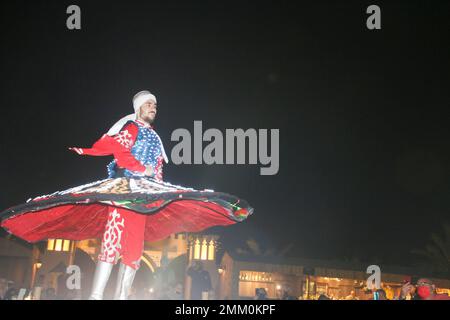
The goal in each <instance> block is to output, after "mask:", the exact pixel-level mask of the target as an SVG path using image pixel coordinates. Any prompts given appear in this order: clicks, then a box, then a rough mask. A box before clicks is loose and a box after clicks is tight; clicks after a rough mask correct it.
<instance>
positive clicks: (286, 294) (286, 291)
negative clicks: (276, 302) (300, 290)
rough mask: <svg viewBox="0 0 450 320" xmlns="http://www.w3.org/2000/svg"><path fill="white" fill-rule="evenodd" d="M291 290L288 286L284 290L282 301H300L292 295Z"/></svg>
mask: <svg viewBox="0 0 450 320" xmlns="http://www.w3.org/2000/svg"><path fill="white" fill-rule="evenodd" d="M291 291H292V290H291V288H290V287H288V286H286V287H284V288H283V292H282V294H281V300H298V299H297V297H294V296H293V295H292V294H291Z"/></svg>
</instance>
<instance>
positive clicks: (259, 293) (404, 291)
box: [254, 278, 450, 300]
mask: <svg viewBox="0 0 450 320" xmlns="http://www.w3.org/2000/svg"><path fill="white" fill-rule="evenodd" d="M254 299H255V300H270V299H269V298H268V297H267V292H266V290H265V289H264V288H257V289H256V294H255V297H254ZM280 299H281V300H302V297H295V296H293V295H292V294H290V289H289V288H286V289H283V290H281V293H280ZM312 300H314V299H312ZM317 300H336V299H334V298H333V297H329V296H327V295H325V294H320V295H319V297H318V298H317ZM339 300H390V299H388V297H387V294H386V291H385V290H383V289H374V290H366V291H365V292H364V297H363V298H358V297H357V295H356V293H355V291H353V290H352V291H351V292H350V294H349V295H348V296H346V297H345V298H343V299H339ZM391 300H450V296H448V295H447V294H440V293H437V290H436V286H435V284H434V283H433V281H431V280H430V279H427V278H420V279H418V280H417V282H416V283H411V282H409V281H407V282H405V283H404V284H403V285H402V287H401V289H400V293H399V295H398V296H396V297H394V299H391Z"/></svg>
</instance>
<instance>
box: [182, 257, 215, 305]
mask: <svg viewBox="0 0 450 320" xmlns="http://www.w3.org/2000/svg"><path fill="white" fill-rule="evenodd" d="M187 274H188V276H190V277H191V279H192V285H191V300H201V299H202V292H205V291H206V292H209V291H210V290H212V286H211V278H210V275H209V272H208V271H206V270H203V264H202V262H201V261H194V262H193V265H192V266H191V267H189V269H188V271H187Z"/></svg>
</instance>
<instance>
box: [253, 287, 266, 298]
mask: <svg viewBox="0 0 450 320" xmlns="http://www.w3.org/2000/svg"><path fill="white" fill-rule="evenodd" d="M255 300H269V299H268V298H267V291H266V289H264V288H256V289H255Z"/></svg>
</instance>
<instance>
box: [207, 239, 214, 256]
mask: <svg viewBox="0 0 450 320" xmlns="http://www.w3.org/2000/svg"><path fill="white" fill-rule="evenodd" d="M214 252H215V251H214V241H212V240H211V241H209V246H208V260H214Z"/></svg>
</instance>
